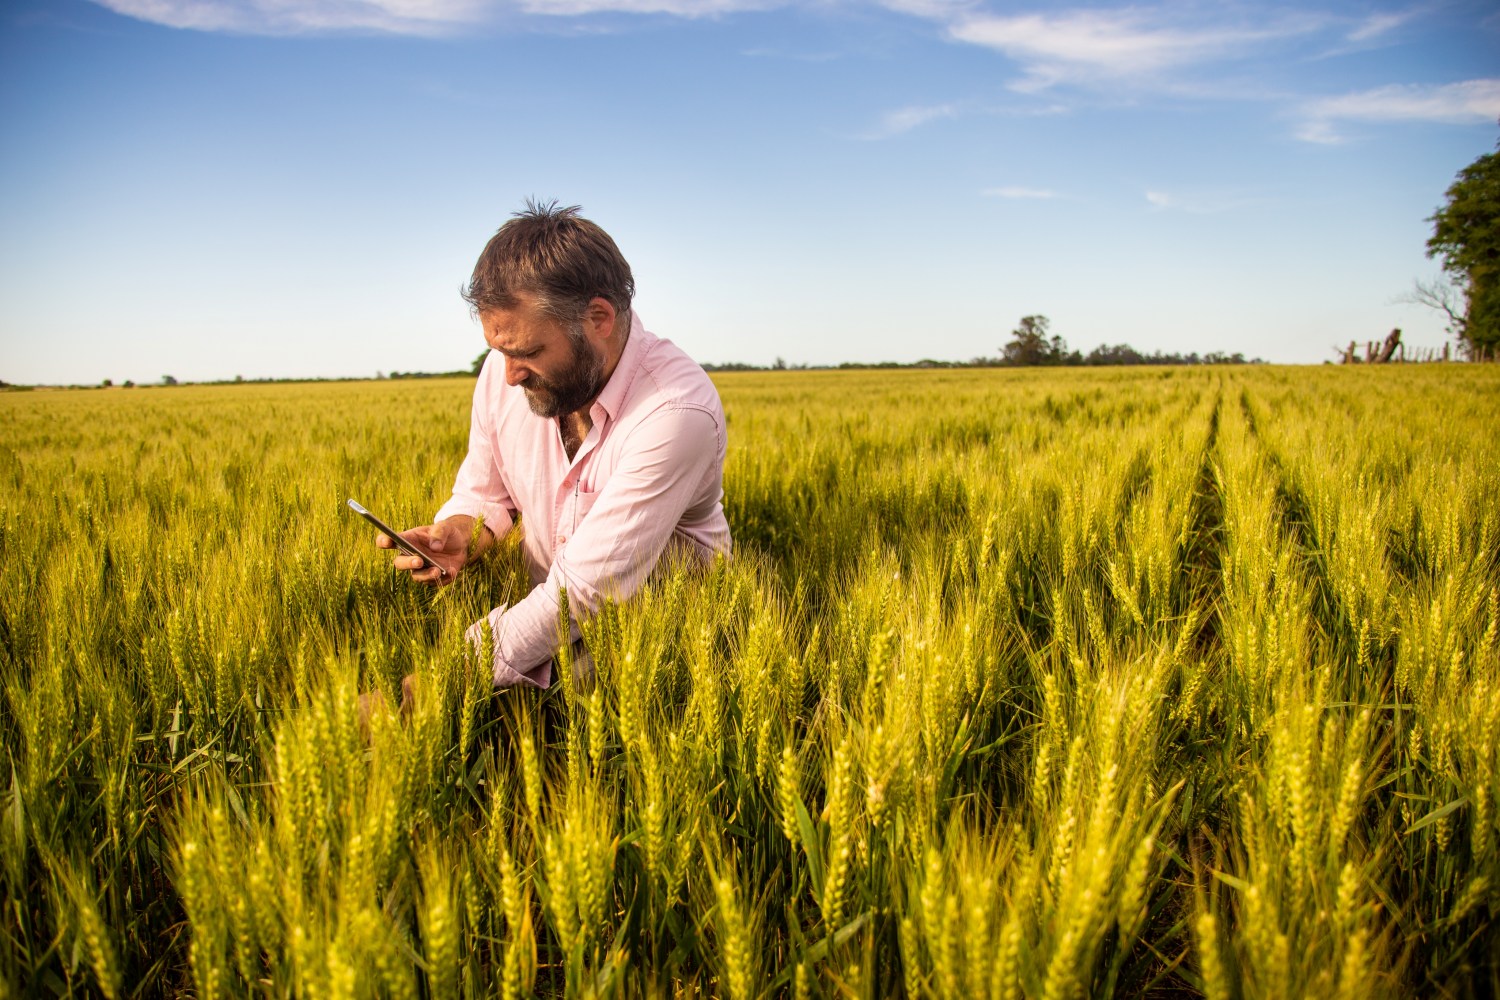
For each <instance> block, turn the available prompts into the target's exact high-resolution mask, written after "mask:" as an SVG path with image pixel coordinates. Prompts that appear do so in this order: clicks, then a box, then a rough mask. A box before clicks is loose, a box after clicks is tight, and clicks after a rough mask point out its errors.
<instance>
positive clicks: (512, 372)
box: [505, 358, 531, 385]
mask: <svg viewBox="0 0 1500 1000" xmlns="http://www.w3.org/2000/svg"><path fill="white" fill-rule="evenodd" d="M530 374H531V372H530V371H528V370H527V368H526V367H525V366H524V365H522V364H520V363H519V362H517V361H516V359H515V358H506V359H505V384H506V385H520V384H521V383H522V382H524V381H526V376H527V375H530Z"/></svg>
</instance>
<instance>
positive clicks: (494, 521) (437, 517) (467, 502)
mask: <svg viewBox="0 0 1500 1000" xmlns="http://www.w3.org/2000/svg"><path fill="white" fill-rule="evenodd" d="M457 514H464V515H467V516H468V517H483V518H484V526H485V527H486V528H489V529H490V534H492V535H494V536H495V538H496V539H497V540H498V539H501V538H504V537H505V534H506V532H508V531H510V529H511V525H513V524H515V518H513V517H511V516H510V511H509V510H507V509H506V508H505V507H504V506H503V505H502V504H498V503H492V502H489V501H486V500H480V499H477V498H475V497H461V496H454V497H451V498H450V499H449V500H448V502H447V503H445V504H443V506H441V507H439V508H438V512H437V513H436V514H434V515H433V518H432V523H433V524H437V523H438V522H439V521H443V520H446V519H448V518H450V517H453V516H454V515H457Z"/></svg>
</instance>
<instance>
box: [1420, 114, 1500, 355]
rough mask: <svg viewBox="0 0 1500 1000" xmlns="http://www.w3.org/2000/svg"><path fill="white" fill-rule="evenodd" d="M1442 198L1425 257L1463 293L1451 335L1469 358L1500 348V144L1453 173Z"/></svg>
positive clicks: (1432, 221)
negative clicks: (1458, 319) (1461, 307)
mask: <svg viewBox="0 0 1500 1000" xmlns="http://www.w3.org/2000/svg"><path fill="white" fill-rule="evenodd" d="M1447 199H1448V203H1447V204H1446V205H1444V206H1443V207H1442V208H1440V209H1438V210H1437V212H1436V213H1435V214H1434V215H1433V216H1432V217H1431V218H1430V219H1429V220H1428V221H1429V222H1431V223H1432V238H1431V239H1429V240H1428V241H1427V255H1428V256H1429V257H1441V258H1442V261H1443V270H1444V271H1446V272H1447V273H1448V276H1449V278H1450V279H1451V280H1452V282H1453V284H1454V286H1455V287H1457V288H1458V289H1460V290H1461V291H1462V292H1463V295H1464V299H1465V306H1464V312H1463V323H1462V325H1461V326H1460V327H1459V330H1457V331H1455V333H1456V334H1457V336H1458V337H1459V339H1460V342H1461V344H1462V345H1463V348H1464V350H1465V351H1466V352H1467V353H1468V354H1469V356H1470V357H1474V356H1475V355H1477V354H1481V353H1489V352H1493V351H1494V350H1495V349H1496V348H1500V143H1497V145H1496V152H1494V153H1487V154H1485V155H1484V156H1481V157H1480V158H1479V159H1477V160H1475V161H1474V162H1473V163H1471V164H1469V165H1468V166H1467V167H1464V168H1463V169H1462V170H1460V171H1459V173H1458V179H1457V180H1455V181H1454V182H1453V184H1452V185H1451V186H1450V187H1449V188H1448V193H1447ZM1450 315H1451V314H1450Z"/></svg>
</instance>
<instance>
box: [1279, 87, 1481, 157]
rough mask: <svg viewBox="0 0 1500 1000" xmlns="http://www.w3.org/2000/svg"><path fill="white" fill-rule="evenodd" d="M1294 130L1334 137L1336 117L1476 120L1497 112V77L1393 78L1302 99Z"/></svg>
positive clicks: (1306, 136)
mask: <svg viewBox="0 0 1500 1000" xmlns="http://www.w3.org/2000/svg"><path fill="white" fill-rule="evenodd" d="M1300 117H1301V118H1302V125H1301V127H1300V128H1299V129H1298V131H1297V136H1298V138H1300V139H1303V140H1305V141H1307V142H1319V143H1338V142H1342V141H1344V138H1345V137H1344V135H1343V134H1342V133H1341V132H1340V131H1339V129H1338V123H1340V122H1402V121H1406V122H1441V123H1446V124H1453V125H1469V124H1480V123H1482V122H1487V121H1494V120H1495V119H1496V118H1500V79H1481V80H1465V81H1463V82H1462V83H1447V84H1439V85H1418V84H1392V85H1390V86H1386V87H1376V88H1374V89H1373V90H1362V91H1358V92H1356V93H1352V94H1342V95H1340V96H1337V97H1323V98H1319V99H1317V100H1313V101H1309V102H1307V103H1305V104H1304V105H1303V106H1302V108H1301V110H1300Z"/></svg>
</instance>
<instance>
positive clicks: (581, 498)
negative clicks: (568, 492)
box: [568, 489, 599, 537]
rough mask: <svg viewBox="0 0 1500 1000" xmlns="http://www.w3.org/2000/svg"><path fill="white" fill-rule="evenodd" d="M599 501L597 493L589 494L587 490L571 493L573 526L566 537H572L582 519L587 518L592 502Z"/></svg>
mask: <svg viewBox="0 0 1500 1000" xmlns="http://www.w3.org/2000/svg"><path fill="white" fill-rule="evenodd" d="M598 499H599V494H598V493H590V492H588V491H587V490H581V489H580V490H576V491H575V492H574V493H573V524H572V526H571V527H569V529H568V536H569V537H572V535H573V533H574V532H576V531H577V530H578V528H579V526H580V525H582V524H583V519H584V518H585V517H587V516H588V513H589V511H591V510H593V509H594V501H596V500H598Z"/></svg>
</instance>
